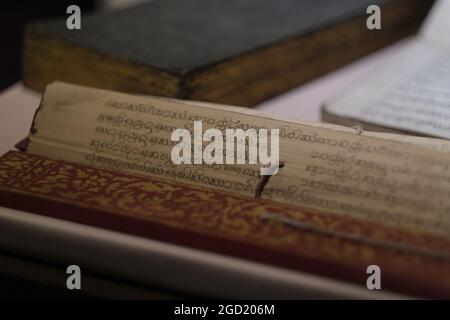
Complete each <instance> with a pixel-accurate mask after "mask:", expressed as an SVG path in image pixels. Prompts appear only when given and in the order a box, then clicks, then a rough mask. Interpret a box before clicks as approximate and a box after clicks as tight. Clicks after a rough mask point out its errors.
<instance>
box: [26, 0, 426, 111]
mask: <svg viewBox="0 0 450 320" xmlns="http://www.w3.org/2000/svg"><path fill="white" fill-rule="evenodd" d="M432 2H433V1H431V0H379V1H373V0H364V1H362V0H359V1H339V2H336V1H333V0H327V1H321V3H320V5H319V4H317V3H316V2H315V1H296V0H282V1H271V0H250V1H245V3H242V2H241V1H237V0H233V1H230V0H216V1H205V0H203V1H202V0H185V1H176V0H167V1H152V2H150V3H145V4H142V5H139V6H137V7H134V8H130V9H125V10H123V11H119V12H113V13H99V14H95V15H90V16H88V15H83V16H82V28H81V30H75V31H73V30H68V29H67V28H66V20H65V18H63V19H59V20H56V21H48V22H42V23H35V24H32V25H30V26H29V27H28V28H27V31H26V34H25V39H24V62H23V81H24V84H25V85H26V86H28V87H31V88H34V89H37V90H41V91H42V90H44V88H45V86H46V85H47V84H49V83H51V82H53V81H57V80H59V81H67V82H72V83H77V84H82V85H90V86H94V87H99V88H104V89H111V90H119V91H124V92H134V93H141V94H153V95H159V96H167V97H175V98H182V99H193V100H202V101H212V102H220V103H226V104H235V105H240V106H253V105H255V104H257V103H259V102H261V101H264V100H266V99H268V98H270V97H272V96H274V95H276V94H279V93H282V92H284V91H287V90H289V89H291V88H293V87H295V86H298V85H299V84H302V83H304V82H306V81H309V80H311V79H313V78H314V77H317V76H319V75H322V74H324V73H326V72H329V71H331V70H333V69H335V68H337V67H340V66H342V65H344V64H346V63H349V62H351V61H353V60H355V59H357V58H359V57H361V56H363V55H365V54H368V53H370V52H372V51H375V50H377V49H379V48H381V47H383V46H385V45H387V44H389V43H392V42H394V41H396V40H398V39H400V38H402V37H405V36H407V35H409V34H411V33H413V32H415V30H417V28H418V26H419V25H420V22H421V21H422V19H423V18H424V17H425V15H426V13H427V11H428V9H429V8H430V6H431V4H432ZM373 4H378V5H380V6H381V9H382V23H383V25H382V29H381V30H376V31H370V30H368V29H367V27H366V19H367V17H368V15H367V14H366V9H367V7H368V6H369V5H373Z"/></svg>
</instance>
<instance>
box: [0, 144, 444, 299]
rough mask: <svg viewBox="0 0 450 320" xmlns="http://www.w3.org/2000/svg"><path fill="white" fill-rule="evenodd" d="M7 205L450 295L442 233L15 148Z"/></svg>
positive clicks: (1, 184)
mask: <svg viewBox="0 0 450 320" xmlns="http://www.w3.org/2000/svg"><path fill="white" fill-rule="evenodd" d="M0 205H1V206H5V207H10V208H15V209H20V210H25V211H29V212H33V213H37V214H41V215H45V216H50V217H55V218H58V219H64V220H69V221H73V222H78V223H82V224H87V225H91V226H96V227H100V228H105V229H109V230H115V231H119V232H124V233H128V234H132V235H137V236H142V237H147V238H151V239H157V240H162V241H167V242H170V243H174V244H179V245H183V246H189V247H193V248H198V249H202V250H207V251H212V252H216V253H221V254H225V255H230V256H234V257H239V258H243V259H250V260H254V261H259V262H263V263H268V264H272V265H277V266H281V267H285V268H289V269H294V270H302V271H307V272H311V273H315V274H319V275H325V276H329V277H336V278H339V279H342V280H347V281H352V282H354V283H356V284H359V285H361V286H363V287H365V286H366V279H367V276H368V275H367V274H366V268H367V267H368V266H369V265H373V264H376V265H378V266H380V267H381V270H382V272H383V275H382V280H383V289H389V290H396V291H400V292H404V293H408V294H412V295H420V296H426V297H447V298H448V297H450V272H449V271H450V261H449V258H448V253H449V252H450V243H449V242H448V241H445V240H443V239H441V238H437V237H435V236H431V235H426V234H418V233H412V232H405V231H402V230H399V229H395V228H390V227H385V226H381V225H378V224H376V223H367V222H363V221H360V220H357V219H350V218H343V217H338V216H334V215H330V214H324V213H320V212H316V211H311V210H301V209H299V208H296V207H292V206H288V205H280V204H278V203H274V202H270V201H263V200H256V199H252V198H251V197H240V196H236V195H231V194H227V193H223V192H218V191H211V190H208V189H204V188H194V187H190V186H185V185H181V184H174V183H170V182H163V181H160V180H157V179H149V178H148V177H141V176H135V175H129V174H123V173H117V172H112V171H108V170H101V169H95V168H92V167H89V166H84V165H79V164H75V163H70V162H64V161H55V160H50V159H47V158H43V157H40V156H35V155H32V154H28V153H24V152H15V151H11V152H8V153H7V154H5V155H4V156H2V157H1V158H0Z"/></svg>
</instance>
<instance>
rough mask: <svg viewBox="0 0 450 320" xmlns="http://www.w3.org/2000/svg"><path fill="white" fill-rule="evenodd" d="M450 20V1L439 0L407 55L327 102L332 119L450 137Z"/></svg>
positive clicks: (385, 128)
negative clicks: (449, 35)
mask: <svg viewBox="0 0 450 320" xmlns="http://www.w3.org/2000/svg"><path fill="white" fill-rule="evenodd" d="M449 17H450V0H440V1H437V2H436V3H435V5H434V6H433V9H432V11H431V12H430V14H429V16H428V17H427V20H426V22H425V23H424V25H423V27H422V29H421V32H420V34H419V35H418V36H416V37H414V38H413V39H411V40H410V42H409V43H408V44H407V45H406V46H405V48H403V50H402V51H401V52H399V53H397V54H396V55H394V56H393V57H392V59H391V60H390V61H389V62H388V63H386V65H384V66H382V67H381V68H380V69H377V70H373V76H371V77H370V78H369V79H367V80H366V79H363V81H361V84H356V85H355V86H353V87H352V88H351V89H350V90H349V92H346V93H344V94H342V95H341V96H338V97H336V98H335V99H333V100H331V101H329V102H328V103H327V104H326V106H325V107H324V111H325V112H326V114H327V115H331V117H332V118H330V121H335V122H341V123H351V122H353V123H357V122H363V123H365V124H367V126H368V127H375V128H377V129H384V130H393V131H403V132H409V133H413V134H417V135H423V136H433V137H438V138H446V139H450V86H449V85H448V84H449V83H450V59H449V57H450V38H449V37H448V34H449V33H450V19H449ZM343 120H347V121H343Z"/></svg>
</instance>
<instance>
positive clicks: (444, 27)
mask: <svg viewBox="0 0 450 320" xmlns="http://www.w3.org/2000/svg"><path fill="white" fill-rule="evenodd" d="M420 35H421V36H422V37H423V38H425V39H426V40H429V41H431V42H433V43H435V44H436V45H439V46H447V47H450V36H449V35H450V0H437V1H436V2H435V4H434V5H433V8H432V9H431V11H430V13H429V14H428V16H427V18H426V20H425V22H424V23H423V25H422V28H421V30H420Z"/></svg>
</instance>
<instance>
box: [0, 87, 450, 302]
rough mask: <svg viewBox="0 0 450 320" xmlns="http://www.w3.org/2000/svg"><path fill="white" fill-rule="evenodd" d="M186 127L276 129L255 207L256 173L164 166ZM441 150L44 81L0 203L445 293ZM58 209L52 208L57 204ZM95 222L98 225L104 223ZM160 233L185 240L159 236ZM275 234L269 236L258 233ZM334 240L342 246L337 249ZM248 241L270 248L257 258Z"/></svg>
mask: <svg viewBox="0 0 450 320" xmlns="http://www.w3.org/2000/svg"><path fill="white" fill-rule="evenodd" d="M196 120H201V121H202V122H203V124H204V130H206V129H207V128H213V127H215V128H217V129H219V130H221V131H223V130H225V129H232V128H263V127H264V128H270V129H274V128H279V129H280V160H282V161H283V163H284V167H283V168H281V169H280V170H279V172H278V174H276V175H274V176H272V177H271V178H270V180H269V181H268V183H267V185H266V186H265V188H264V190H263V192H262V195H261V198H260V199H259V198H255V190H256V188H257V185H258V181H259V180H260V179H261V177H260V166H259V165H251V164H234V165H233V164H227V165H226V164H211V165H207V164H205V163H202V164H197V165H193V164H190V165H189V164H182V165H174V163H173V162H172V161H171V149H172V148H173V146H174V145H175V142H174V141H171V133H172V132H173V130H175V129H176V128H188V129H192V125H193V121H196ZM449 146H450V142H448V141H446V140H440V139H432V138H416V137H408V136H402V135H395V134H379V133H378V134H377V133H370V132H357V130H353V129H350V128H343V127H340V126H333V125H317V124H306V123H299V122H293V121H289V120H283V119H277V118H273V117H270V116H267V115H264V114H261V113H258V112H255V111H251V110H249V109H242V108H238V107H232V106H221V105H215V104H209V103H201V102H192V101H189V102H188V101H180V100H172V99H167V98H156V97H144V96H135V95H127V94H122V93H117V92H111V91H107V90H101V89H93V88H87V87H82V86H78V85H71V84H65V83H53V84H51V85H50V86H48V88H47V90H46V92H45V94H44V96H43V99H42V102H41V105H40V107H39V109H38V111H37V113H36V115H35V119H34V123H33V127H32V129H31V131H30V135H29V141H28V144H27V147H26V154H21V153H11V154H8V155H7V156H5V157H4V158H3V160H2V161H3V162H2V163H3V168H4V169H3V170H1V171H0V172H1V175H0V176H2V177H3V180H2V181H3V182H2V183H1V188H2V190H3V191H2V192H5V194H7V195H8V196H5V197H0V199H2V200H1V205H4V206H10V207H13V208H14V207H15V208H20V209H24V210H28V211H32V212H38V213H40V214H44V215H50V216H55V217H59V218H62V219H69V220H72V221H77V222H81V223H86V224H91V225H95V226H100V227H104V228H110V229H113V230H118V231H122V232H127V233H132V234H137V235H140V236H148V237H152V236H153V237H156V238H158V239H161V240H164V241H172V242H175V243H180V241H181V242H183V244H184V245H190V246H194V247H197V248H203V249H206V250H217V251H218V252H223V253H224V254H228V255H234V256H239V257H243V256H245V257H247V258H248V259H252V260H256V261H263V262H265V263H269V264H275V265H282V266H284V267H287V268H294V269H295V270H306V271H309V272H316V273H319V274H321V275H328V276H334V277H338V278H341V279H345V280H351V281H356V282H358V281H360V280H361V278H358V277H361V274H360V273H357V272H356V270H361V267H362V265H363V264H365V263H367V262H368V261H372V263H371V264H382V265H383V266H384V267H383V272H385V273H386V276H387V279H386V281H387V282H386V285H387V288H391V289H392V290H399V291H403V292H407V293H411V294H419V295H426V296H448V294H449V288H450V278H448V276H449V275H450V272H448V271H449V267H450V265H449V257H450V251H449V247H448V244H449V242H450V239H449V236H448V235H449V229H450V219H449V216H448V212H449V210H450V209H449V208H450V203H449V200H448V199H450V198H449V193H450V168H449V165H448V164H449V163H450V161H449V159H450V154H449V151H450V148H449ZM27 154H28V155H27ZM11 159H17V160H14V161H11ZM14 162H17V163H20V165H17V168H16V169H12V168H11V167H10V166H13V165H14ZM43 164H47V165H48V168H49V169H48V170H47V169H46V168H44V167H43ZM8 166H9V167H8ZM35 166H38V167H39V166H40V167H41V169H33V168H35ZM27 168H28V169H27ZM53 169H56V172H55V171H52V170H53ZM19 173H20V174H19ZM22 173H24V174H23V175H22ZM76 176H79V179H78V178H76ZM88 177H92V178H91V179H90V180H89V181H86V180H85V178H86V179H88ZM91 180H95V181H91ZM27 181H29V182H30V184H27V183H26V182H27ZM121 181H122V182H123V183H124V184H121ZM34 182H37V183H38V185H39V186H40V187H37V185H33V183H34ZM46 185H47V187H46ZM89 186H91V187H89ZM58 190H59V191H58ZM74 190H79V191H74ZM128 191H129V192H128ZM96 192H98V193H96ZM155 195H157V196H155ZM177 196H180V198H179V199H178V200H176V197H177ZM27 197H29V201H24V199H25V198H27ZM122 197H123V198H122ZM135 197H137V198H138V200H136V199H135ZM44 198H45V199H44ZM37 199H40V200H37ZM57 199H59V200H60V201H59V202H62V204H61V203H60V204H54V202H58V200H57ZM83 199H84V200H83ZM60 205H62V206H66V205H67V206H68V207H67V208H66V207H58V206H60ZM53 206H55V208H56V207H58V208H60V209H61V210H53V209H52V207H53ZM69 207H71V208H72V209H70V208H69ZM80 207H82V208H84V209H83V210H81V211H80ZM62 208H64V210H62ZM97 211H99V213H95V212H97ZM100 211H101V212H100ZM104 211H107V212H108V213H107V215H106V216H107V217H108V218H102V217H106V216H105V215H104V214H106V213H104ZM77 212H81V213H79V214H78V213H77ZM239 212H240V213H239ZM246 214H249V216H245V217H244V215H246ZM184 215H188V216H189V218H192V219H193V220H195V219H199V220H198V223H199V225H198V228H197V227H196V224H195V223H194V222H191V221H187V220H186V221H184V222H183V223H182V226H181V225H180V223H181V222H180V221H178V220H179V219H180V217H182V216H184ZM305 215H306V216H305ZM147 219H149V220H151V221H149V222H142V220H147ZM154 219H156V221H155V220H154ZM223 221H225V222H226V223H227V226H226V225H222V222H223ZM163 222H164V223H163ZM185 222H186V223H185ZM161 223H162V224H163V226H161ZM166 224H167V225H169V226H171V227H174V228H175V227H176V228H182V229H183V231H180V234H179V235H177V233H176V232H169V231H167V229H166V226H164V225H166ZM255 224H256V225H255ZM337 225H340V226H341V227H342V229H335V228H336V227H337ZM206 226H208V227H206ZM233 226H234V227H233ZM261 226H263V228H262V229H258V228H259V227H261ZM272 227H273V228H275V229H274V230H277V232H279V233H275V231H274V233H272V231H271V232H269V233H266V232H267V231H268V229H267V228H272ZM192 228H194V229H195V230H194V231H195V232H194V233H191V231H192V232H193V229H192ZM208 228H209V229H208ZM171 230H172V229H171ZM287 230H289V231H287ZM382 230H383V231H382ZM284 232H288V233H286V238H284V236H282V234H284ZM198 233H199V234H201V235H205V237H204V238H202V237H203V236H201V235H199V234H198ZM225 233H226V234H227V235H228V236H225ZM242 234H244V235H246V236H245V237H244V238H245V239H244V238H241V235H242ZM206 235H208V236H206ZM252 236H255V238H252V239H253V240H252V241H250V242H248V239H247V238H246V237H250V238H251V237H252ZM310 236H311V237H313V238H311V241H309V240H308V241H306V239H309V237H310ZM209 237H212V238H214V237H217V239H215V238H214V239H210V238H209ZM227 237H228V239H227ZM230 237H231V238H233V239H234V240H235V242H229V241H231V240H230V239H229V238H230ZM296 237H299V238H298V240H293V239H297V238H296ZM263 238H264V239H265V240H261V239H263ZM202 239H208V240H204V241H203V240H202ZM289 239H290V240H289ZM317 239H321V240H320V241H319V240H317ZM223 241H225V242H223ZM284 241H286V242H284ZM291 241H294V242H291ZM302 241H306V243H307V245H308V246H311V247H310V249H308V250H311V251H310V252H309V251H308V250H306V249H305V247H303V245H302V246H300V242H302ZM322 241H323V242H322ZM336 241H348V242H349V243H351V245H350V246H349V247H345V248H348V251H346V250H343V248H344V246H342V245H340V244H338V243H337V242H336ZM258 242H260V245H261V246H262V247H264V248H265V247H267V244H268V243H271V244H272V245H273V247H270V248H268V250H267V251H264V250H263V249H262V248H261V247H259V249H258V250H256V249H255V247H254V246H255V245H256V246H257V245H258ZM231 243H234V244H235V245H231ZM289 243H290V245H292V247H290V249H288V250H287V251H289V252H291V253H293V251H292V250H294V248H296V249H295V250H299V251H298V255H297V256H295V255H293V256H292V255H291V256H290V257H289V258H287V256H284V254H285V253H286V252H285V251H283V250H286V249H287V247H284V246H285V245H287V244H289ZM208 244H211V246H212V247H208ZM304 245H305V246H306V244H304ZM247 246H249V247H247ZM244 248H251V249H245V250H244ZM283 248H284V249H283ZM272 249H273V252H272V251H271V250H272ZM295 250H294V251H295ZM324 251H326V252H328V253H327V254H325V253H324ZM252 252H253V253H252ZM270 252H272V253H270ZM283 252H284V253H283ZM296 252H297V251H296ZM306 252H309V253H306ZM312 252H316V253H317V255H310V254H312ZM341 252H345V254H343V256H342V257H341ZM385 252H389V254H388V256H389V257H388V256H384V254H385ZM347 254H349V255H351V256H352V257H353V258H349V257H350V256H347ZM381 257H383V258H381ZM387 257H388V258H387ZM345 261H346V262H345ZM353 262H354V263H353ZM416 263H417V264H416ZM352 265H353V267H351V266H352ZM413 265H414V267H412V266H413ZM416 267H417V268H416ZM352 268H356V269H352ZM411 270H415V271H411ZM429 270H433V271H432V276H431V278H433V279H431V280H430V276H429V274H428V271H429ZM416 271H417V272H416ZM355 272H356V273H357V274H355ZM361 272H363V275H364V277H365V276H366V273H365V270H362V271H361ZM355 277H356V278H358V279H356V278H355ZM417 279H421V280H417ZM419 282H420V284H418V283H419ZM359 283H361V282H359ZM362 285H365V282H363V283H362Z"/></svg>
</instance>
